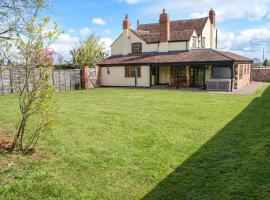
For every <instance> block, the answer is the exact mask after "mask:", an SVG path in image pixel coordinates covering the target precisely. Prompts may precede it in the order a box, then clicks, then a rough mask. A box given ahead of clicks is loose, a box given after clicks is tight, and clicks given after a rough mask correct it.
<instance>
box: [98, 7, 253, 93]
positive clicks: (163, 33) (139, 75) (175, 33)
mask: <svg viewBox="0 0 270 200" xmlns="http://www.w3.org/2000/svg"><path fill="white" fill-rule="evenodd" d="M216 49H217V29H216V14H215V11H214V10H213V9H211V10H210V11H209V16H208V17H205V18H199V19H188V20H177V21H171V20H170V18H169V14H168V13H167V12H166V10H165V9H164V10H163V12H162V14H160V18H159V23H153V24H139V22H137V28H136V29H132V28H131V22H130V20H129V19H128V16H127V15H126V17H125V19H124V21H123V32H122V34H121V35H120V36H119V37H118V38H117V39H116V40H115V42H114V43H113V44H112V46H111V56H110V57H109V58H107V59H105V60H104V61H103V62H102V63H100V65H99V66H100V71H99V77H100V84H101V86H138V87H153V86H159V85H168V86H170V87H177V88H179V87H198V88H202V89H209V90H226V91H232V90H233V89H238V88H241V87H244V86H245V85H248V84H249V83H250V71H251V60H250V59H248V58H245V57H243V56H240V55H237V54H234V53H230V52H223V51H218V50H216Z"/></svg>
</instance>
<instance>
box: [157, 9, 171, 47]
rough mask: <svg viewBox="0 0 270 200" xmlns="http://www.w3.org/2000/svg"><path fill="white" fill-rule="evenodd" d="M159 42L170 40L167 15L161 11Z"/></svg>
mask: <svg viewBox="0 0 270 200" xmlns="http://www.w3.org/2000/svg"><path fill="white" fill-rule="evenodd" d="M159 27H160V28H159V29H160V42H168V41H169V40H170V19H169V14H168V13H167V12H166V10H165V9H163V13H162V14H161V15H160V18H159Z"/></svg>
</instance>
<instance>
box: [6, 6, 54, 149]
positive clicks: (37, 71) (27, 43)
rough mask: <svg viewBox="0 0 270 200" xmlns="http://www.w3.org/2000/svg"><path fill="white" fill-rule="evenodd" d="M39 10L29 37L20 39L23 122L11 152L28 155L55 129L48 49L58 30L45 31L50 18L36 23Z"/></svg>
mask: <svg viewBox="0 0 270 200" xmlns="http://www.w3.org/2000/svg"><path fill="white" fill-rule="evenodd" d="M37 16H38V10H37V11H36V13H35V15H34V16H33V17H32V20H31V21H30V22H29V23H27V25H26V33H27V37H25V36H19V39H18V50H19V54H20V63H21V69H22V71H23V72H24V80H23V85H22V88H21V89H20V93H19V107H20V114H21V117H20V121H19V125H18V128H17V131H16V135H15V137H14V141H13V145H12V149H11V150H15V149H17V150H19V151H20V152H22V153H23V154H26V153H27V152H28V150H29V149H30V148H32V149H34V148H35V146H36V144H37V142H38V139H39V136H40V134H41V133H42V132H44V131H45V130H47V129H49V128H52V126H53V118H52V114H53V113H52V112H53V94H54V88H53V86H52V84H51V79H50V75H51V69H52V66H53V56H52V53H51V52H50V51H49V50H48V49H47V48H46V46H48V45H49V44H50V41H51V40H52V39H53V38H54V37H55V36H56V35H57V34H58V28H57V25H56V24H55V27H54V29H53V30H52V31H46V26H47V25H48V23H49V18H48V17H47V18H45V19H44V20H43V21H39V20H38V19H37Z"/></svg>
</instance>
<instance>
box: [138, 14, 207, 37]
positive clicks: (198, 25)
mask: <svg viewBox="0 0 270 200" xmlns="http://www.w3.org/2000/svg"><path fill="white" fill-rule="evenodd" d="M207 20H208V17H204V18H198V19H188V20H177V21H171V22H170V31H171V41H176V40H189V39H190V37H189V38H188V37H184V36H183V37H181V36H182V35H183V34H184V33H183V32H186V31H189V33H190V31H193V30H195V31H196V33H197V35H201V34H202V31H203V28H204V26H205V24H206V22H207ZM136 31H137V32H138V34H139V35H141V34H144V37H143V38H145V37H151V38H152V37H155V38H156V40H154V41H155V42H158V41H159V40H157V37H158V36H159V34H160V27H159V23H154V24H140V25H139V26H138V28H137V30H136ZM140 33H141V34H140ZM177 33H178V34H177ZM148 34H149V35H151V36H146V35H148ZM157 35H158V36H157ZM175 35H178V36H177V37H176V38H175V37H173V36H175ZM146 42H147V40H146Z"/></svg>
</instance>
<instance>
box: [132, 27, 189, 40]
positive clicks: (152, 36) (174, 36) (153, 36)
mask: <svg viewBox="0 0 270 200" xmlns="http://www.w3.org/2000/svg"><path fill="white" fill-rule="evenodd" d="M131 31H132V32H133V33H134V34H135V35H137V36H138V37H139V38H141V39H142V40H144V41H145V42H146V43H155V42H159V41H160V33H159V32H153V33H152V32H150V31H142V30H131ZM193 32H194V29H190V30H183V31H171V32H170V40H169V42H173V41H188V40H190V38H191V36H192V34H193Z"/></svg>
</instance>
